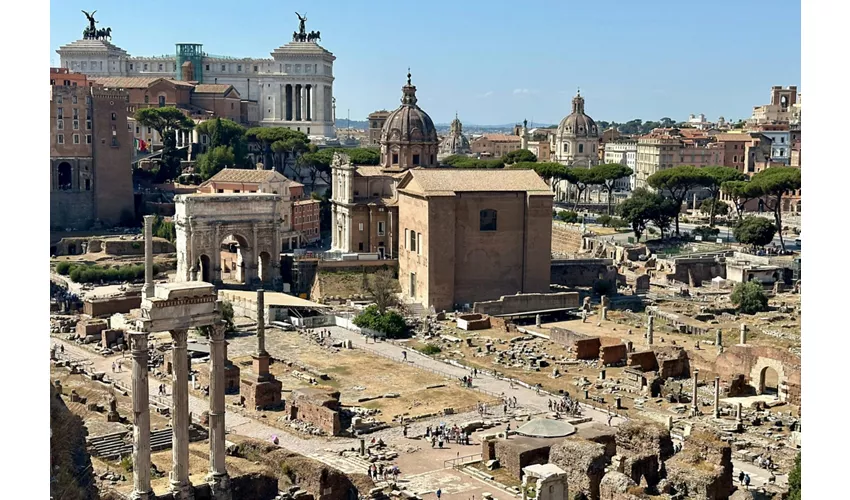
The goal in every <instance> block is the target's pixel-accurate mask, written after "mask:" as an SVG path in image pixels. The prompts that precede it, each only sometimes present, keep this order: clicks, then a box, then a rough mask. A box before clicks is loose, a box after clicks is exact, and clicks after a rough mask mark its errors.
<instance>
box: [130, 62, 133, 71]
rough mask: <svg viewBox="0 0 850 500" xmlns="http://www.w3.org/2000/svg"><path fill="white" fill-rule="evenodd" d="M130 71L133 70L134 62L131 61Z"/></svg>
mask: <svg viewBox="0 0 850 500" xmlns="http://www.w3.org/2000/svg"><path fill="white" fill-rule="evenodd" d="M130 71H133V63H130Z"/></svg>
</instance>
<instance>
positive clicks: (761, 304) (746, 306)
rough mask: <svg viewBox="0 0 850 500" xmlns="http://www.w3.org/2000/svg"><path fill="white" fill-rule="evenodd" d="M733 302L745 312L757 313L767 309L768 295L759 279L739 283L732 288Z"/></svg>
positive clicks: (740, 310) (739, 309)
mask: <svg viewBox="0 0 850 500" xmlns="http://www.w3.org/2000/svg"><path fill="white" fill-rule="evenodd" d="M730 298H731V300H732V304H734V305H735V307H737V308H738V311H739V312H742V313H744V314H755V313H757V312H760V311H766V310H767V296H766V295H765V294H764V287H762V286H761V284H760V283H759V282H757V281H748V282H746V283H738V284H737V285H735V288H734V289H733V290H732V296H731V297H730Z"/></svg>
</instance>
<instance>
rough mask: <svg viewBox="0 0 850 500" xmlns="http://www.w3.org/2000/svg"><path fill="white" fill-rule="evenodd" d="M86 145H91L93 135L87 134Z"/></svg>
mask: <svg viewBox="0 0 850 500" xmlns="http://www.w3.org/2000/svg"><path fill="white" fill-rule="evenodd" d="M86 144H91V134H86Z"/></svg>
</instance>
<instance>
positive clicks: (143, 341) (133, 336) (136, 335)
mask: <svg viewBox="0 0 850 500" xmlns="http://www.w3.org/2000/svg"><path fill="white" fill-rule="evenodd" d="M129 336H130V350H131V351H136V352H142V351H147V350H148V334H147V333H145V332H132V331H131V332H129Z"/></svg>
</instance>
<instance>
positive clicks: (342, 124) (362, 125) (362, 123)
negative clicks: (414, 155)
mask: <svg viewBox="0 0 850 500" xmlns="http://www.w3.org/2000/svg"><path fill="white" fill-rule="evenodd" d="M514 125H516V123H507V124H504V125H479V124H476V123H464V124H463V128H464V130H510V129H513V128H514ZM528 125H529V128H532V126H533V128H541V127H549V126H552V125H549V124H546V123H534V124H531V123H529V124H528ZM434 126H436V127H437V129H438V130H444V129H445V130H448V129H449V127H450V124H449V123H435V124H434ZM336 127H337V128H347V127H351V128H354V129H367V128H369V122H368V121H367V120H350V121H349V120H346V119H345V118H337V119H336Z"/></svg>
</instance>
